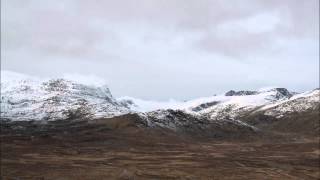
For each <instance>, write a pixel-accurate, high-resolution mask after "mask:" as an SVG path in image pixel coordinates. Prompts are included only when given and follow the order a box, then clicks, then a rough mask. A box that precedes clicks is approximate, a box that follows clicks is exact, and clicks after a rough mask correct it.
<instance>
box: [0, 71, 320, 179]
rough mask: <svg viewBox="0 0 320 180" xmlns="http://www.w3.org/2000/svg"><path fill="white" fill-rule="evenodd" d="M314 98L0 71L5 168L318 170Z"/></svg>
mask: <svg viewBox="0 0 320 180" xmlns="http://www.w3.org/2000/svg"><path fill="white" fill-rule="evenodd" d="M319 98H320V90H319V89H314V90H311V91H308V92H304V93H296V92H291V91H289V90H287V89H285V88H264V89H260V90H255V91H253V90H250V91H247V90H245V91H244V90H241V91H234V90H231V91H229V92H227V93H225V94H222V95H215V96H211V97H203V98H197V99H193V100H188V101H170V102H155V101H145V100H141V99H136V98H132V97H121V98H118V99H116V98H114V97H113V96H112V94H111V92H110V90H109V89H108V87H107V86H98V87H97V86H89V85H84V84H81V83H77V82H74V81H70V80H66V79H38V78H34V77H31V76H26V75H22V74H17V73H13V72H1V121H0V122H1V146H2V147H1V152H2V153H1V165H2V166H1V175H2V177H3V178H4V179H6V178H7V179H10V178H16V179H17V178H18V179H19V178H20V179H28V178H29V179H34V178H38V179H43V178H44V179H319V175H320V174H319V155H320V151H319V136H318V135H319V133H320V125H319V117H320V116H319V112H320V104H319V100H320V99H319ZM226 174H228V175H229V176H225V175H226Z"/></svg>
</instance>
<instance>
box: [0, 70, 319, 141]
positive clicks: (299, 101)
mask: <svg viewBox="0 0 320 180" xmlns="http://www.w3.org/2000/svg"><path fill="white" fill-rule="evenodd" d="M319 98H320V90H319V89H315V90H313V91H308V92H305V93H300V94H299V93H294V92H290V91H288V90H287V89H285V88H267V89H261V90H257V91H233V90H232V91H229V92H227V93H226V94H224V95H217V96H212V97H204V98H198V99H194V100H190V101H184V102H181V101H174V100H171V101H169V102H154V101H145V100H141V99H136V98H131V97H122V98H118V99H115V98H114V97H113V96H112V94H111V92H110V90H109V89H108V87H107V86H99V87H97V86H89V85H84V84H80V83H76V82H74V81H70V80H66V79H38V78H35V77H31V76H27V75H23V74H18V73H13V72H9V71H2V72H1V119H2V120H9V121H41V122H46V121H53V120H68V119H90V120H94V119H101V118H112V117H117V116H123V115H126V114H136V116H137V117H138V118H136V119H137V121H139V122H140V124H143V125H144V126H145V127H160V128H167V129H171V130H174V131H177V132H199V133H201V132H202V133H207V134H213V135H214V136H219V135H221V134H226V132H234V131H235V130H236V131H242V132H253V131H257V130H259V128H261V127H263V126H264V125H265V124H266V123H270V122H271V124H272V125H273V126H274V127H276V128H283V126H285V123H284V124H279V123H277V124H276V123H274V122H276V121H277V120H281V119H286V118H288V117H290V118H291V119H292V118H293V119H294V117H298V116H299V117H300V116H301V114H304V117H312V118H309V119H308V120H306V122H307V121H308V123H309V124H310V123H314V116H315V112H316V111H317V110H318V109H319ZM293 116H294V117H293ZM287 121H288V120H286V121H283V122H287ZM309 121H310V122H309ZM308 123H306V124H308ZM298 124H299V123H298ZM302 125H303V124H302ZM310 127H313V126H312V125H310ZM315 127H316V128H317V126H315ZM230 128H231V129H230ZM293 129H294V128H293ZM309 129H310V128H309ZM311 129H312V128H311ZM195 134H197V133H195Z"/></svg>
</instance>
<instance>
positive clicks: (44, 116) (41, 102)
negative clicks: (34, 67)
mask: <svg viewBox="0 0 320 180" xmlns="http://www.w3.org/2000/svg"><path fill="white" fill-rule="evenodd" d="M1 75H2V78H1V79H2V81H1V118H3V119H5V118H8V119H12V120H57V119H67V118H72V117H74V116H85V117H92V118H98V117H110V116H114V115H120V114H124V113H128V112H129V109H128V108H126V107H125V106H123V105H121V104H120V103H118V102H117V101H116V100H115V99H114V98H113V97H112V95H111V93H110V91H109V89H108V88H107V87H106V86H101V87H93V86H87V85H83V84H78V83H75V82H72V81H68V80H65V79H51V80H40V79H36V78H32V77H29V76H24V75H21V74H17V73H12V72H1Z"/></svg>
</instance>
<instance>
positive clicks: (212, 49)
mask: <svg viewBox="0 0 320 180" xmlns="http://www.w3.org/2000/svg"><path fill="white" fill-rule="evenodd" d="M1 3H2V4H1V8H2V9H1V10H2V11H1V15H2V16H1V44H2V47H1V51H2V68H4V69H9V70H14V71H18V72H24V73H31V74H34V75H40V76H62V75H63V74H66V73H71V74H72V73H74V74H93V75H95V76H100V77H102V78H104V79H106V81H107V82H108V84H109V85H110V86H111V89H113V90H114V93H115V94H116V95H117V96H121V95H132V96H138V97H143V98H149V99H150V98H158V99H165V98H169V97H176V98H188V97H194V96H202V95H211V94H213V93H214V92H221V91H224V90H228V89H229V88H232V87H238V88H245V89H251V88H258V86H264V85H266V86H269V85H280V86H288V87H289V88H290V87H291V88H294V89H298V90H305V89H308V88H313V87H315V86H318V84H317V82H318V77H317V73H319V70H318V69H317V67H318V66H317V65H318V58H319V55H318V53H319V50H318V47H319V42H318V38H319V1H318V0H305V1H301V0H281V1H278V0H257V1H252V0H231V1H225V0H198V1H185V0H117V1H113V0H112V1H111V0H104V1H100V0H68V1H53V0H49V1H41V0H23V1H21V0H3V1H2V2H1ZM279 62H281V63H279ZM277 64H281V66H277ZM283 67H285V68H283ZM299 68H301V72H303V73H301V74H297V73H296V71H297V69H299ZM306 79H308V80H306ZM195 84H196V85H195ZM145 85H147V88H145ZM167 86H169V87H171V88H168V89H166V90H163V88H164V87H167ZM181 89H184V91H181Z"/></svg>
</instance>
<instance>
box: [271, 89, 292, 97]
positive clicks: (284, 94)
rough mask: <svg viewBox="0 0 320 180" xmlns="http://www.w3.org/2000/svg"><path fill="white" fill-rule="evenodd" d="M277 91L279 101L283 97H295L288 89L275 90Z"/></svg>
mask: <svg viewBox="0 0 320 180" xmlns="http://www.w3.org/2000/svg"><path fill="white" fill-rule="evenodd" d="M275 90H276V91H277V94H276V98H277V99H280V98H283V97H286V98H290V97H292V96H293V95H292V94H291V93H290V91H288V90H287V89H286V88H275Z"/></svg>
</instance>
